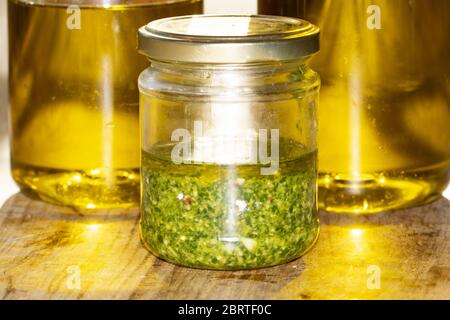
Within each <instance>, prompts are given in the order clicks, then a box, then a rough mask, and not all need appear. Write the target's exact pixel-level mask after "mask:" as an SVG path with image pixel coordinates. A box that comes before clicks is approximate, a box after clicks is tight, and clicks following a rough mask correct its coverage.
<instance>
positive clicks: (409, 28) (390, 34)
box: [259, 0, 450, 213]
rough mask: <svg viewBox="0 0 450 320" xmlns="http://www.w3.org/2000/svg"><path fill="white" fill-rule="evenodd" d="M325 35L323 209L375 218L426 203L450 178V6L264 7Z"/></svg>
mask: <svg viewBox="0 0 450 320" xmlns="http://www.w3.org/2000/svg"><path fill="white" fill-rule="evenodd" d="M259 12H261V13H264V14H282V15H286V16H295V17H300V18H305V19H307V20H309V21H312V22H313V23H315V24H317V25H318V26H319V27H320V28H321V52H320V54H318V55H317V56H316V57H314V59H313V60H312V61H311V66H312V68H314V69H315V70H317V71H318V72H319V73H320V75H321V77H322V81H323V86H322V90H321V100H320V108H319V109H318V110H319V111H318V118H319V136H318V142H319V150H320V153H319V164H320V165H319V176H320V179H319V203H320V207H321V208H323V209H325V210H329V211H337V212H353V213H371V212H379V211H386V210H391V209H397V208H402V207H410V206H416V205H421V204H425V203H428V202H430V201H433V200H435V199H437V198H438V197H440V195H441V193H442V191H443V190H445V187H446V186H447V184H448V181H449V179H450V86H449V79H450V59H449V56H450V38H449V34H448V33H449V30H450V1H446V0H415V1H411V0H357V1H356V0H355V1H348V0H259Z"/></svg>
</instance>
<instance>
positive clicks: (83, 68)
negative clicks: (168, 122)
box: [8, 0, 202, 210]
mask: <svg viewBox="0 0 450 320" xmlns="http://www.w3.org/2000/svg"><path fill="white" fill-rule="evenodd" d="M201 12H202V1H197V0H178V1H177V0H176V1H161V0H158V1H155V0H122V1H120V0H113V1H106V0H79V1H68V0H37V1H36V0H33V1H31V0H8V16H9V53H10V63H9V64H10V80H9V83H10V118H11V161H12V175H13V177H14V179H15V181H16V182H17V184H18V185H19V186H20V187H21V188H22V190H23V191H25V192H26V193H30V194H32V195H35V196H38V197H39V198H41V199H43V200H46V201H49V202H52V203H56V204H62V205H67V206H71V207H74V208H76V209H80V210H81V209H95V208H113V207H129V206H134V205H137V204H138V203H139V149H140V148H139V111H138V101H139V100H138V98H139V94H138V88H137V83H136V78H137V76H138V75H139V72H140V71H141V70H142V69H143V68H144V67H145V65H146V60H145V58H143V57H142V56H140V55H139V54H138V53H137V51H136V32H137V29H138V28H139V26H141V25H142V24H144V23H146V22H148V21H149V20H154V19H158V18H162V17H169V16H175V15H184V14H193V13H201Z"/></svg>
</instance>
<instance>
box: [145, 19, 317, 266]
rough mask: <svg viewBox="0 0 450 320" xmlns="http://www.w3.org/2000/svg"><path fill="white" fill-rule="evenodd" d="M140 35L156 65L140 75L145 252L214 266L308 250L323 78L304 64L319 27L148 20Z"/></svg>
mask: <svg viewBox="0 0 450 320" xmlns="http://www.w3.org/2000/svg"><path fill="white" fill-rule="evenodd" d="M140 38H141V45H140V47H141V51H142V52H143V53H144V54H146V55H148V56H149V57H150V59H151V67H150V68H148V69H147V70H145V71H144V72H143V73H142V74H141V76H140V78H139V88H140V90H141V102H140V103H141V105H140V107H141V124H142V139H141V140H142V187H143V189H142V204H141V236H142V239H143V241H144V243H145V244H146V246H147V247H148V249H149V250H150V251H151V252H152V253H154V254H155V255H157V256H159V257H161V258H163V259H165V260H167V261H170V262H173V263H176V264H181V265H185V266H190V267H197V268H208V269H249V268H258V267H266V266H271V265H276V264H280V263H284V262H287V261H290V260H292V259H294V258H297V257H298V256H300V255H301V254H303V253H304V252H305V251H306V250H308V249H309V248H310V247H311V246H312V245H313V243H314V241H315V239H316V237H317V234H318V220H317V217H316V152H317V151H316V149H317V146H316V129H317V128H316V118H315V117H316V115H315V108H316V101H317V95H318V90H319V85H320V81H319V77H318V75H317V74H316V73H315V72H314V71H312V70H311V69H310V68H309V67H308V66H307V61H308V60H309V57H310V56H311V55H312V54H313V53H315V52H316V51H317V50H318V29H317V28H315V27H314V26H312V25H310V24H309V23H306V22H303V21H301V20H298V19H287V18H286V19H282V18H281V19H280V18H261V17H259V18H258V17H247V16H237V17H227V16H206V17H194V18H189V17H183V18H179V19H163V20H159V21H156V22H154V23H151V24H149V25H148V26H147V27H144V28H142V29H141V31H140ZM275 42H277V43H279V44H280V46H278V47H277V46H274V45H273V44H274V43H275ZM292 48H297V49H296V50H292ZM165 51H170V52H171V53H172V54H171V55H170V56H166V55H165V54H164V52H165ZM163 57H165V59H162V58H163Z"/></svg>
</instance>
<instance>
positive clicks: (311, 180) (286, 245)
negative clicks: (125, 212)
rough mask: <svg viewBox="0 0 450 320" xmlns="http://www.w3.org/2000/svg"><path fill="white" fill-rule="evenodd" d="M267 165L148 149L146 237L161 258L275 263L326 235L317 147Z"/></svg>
mask: <svg viewBox="0 0 450 320" xmlns="http://www.w3.org/2000/svg"><path fill="white" fill-rule="evenodd" d="M260 168H261V166H260V165H242V166H229V165H228V166H226V165H209V164H204V165H195V164H182V165H175V164H173V163H172V162H171V161H170V160H168V159H164V157H160V156H158V155H155V154H153V153H152V154H150V153H147V152H143V157H142V183H143V193H142V209H141V210H142V213H141V237H142V239H143V241H144V243H145V245H146V246H147V248H148V249H149V250H150V251H151V252H153V253H154V254H155V255H156V256H158V257H160V258H163V259H165V260H167V261H169V262H173V263H176V264H180V265H185V266H190V267H196V268H208V269H223V270H236V269H250V268H260V267H267V266H273V265H277V264H281V263H285V262H288V261H290V260H292V259H295V258H297V257H299V256H300V255H301V254H303V253H304V252H305V251H306V250H308V249H309V248H310V247H311V246H312V245H313V243H314V241H315V239H316V237H317V234H318V229H319V225H318V220H317V217H316V201H315V199H316V173H317V172H316V153H315V152H310V153H302V154H299V155H298V156H296V157H295V158H291V159H289V160H283V159H282V160H281V161H280V168H279V170H278V172H277V173H276V174H275V175H269V176H263V175H261V174H260Z"/></svg>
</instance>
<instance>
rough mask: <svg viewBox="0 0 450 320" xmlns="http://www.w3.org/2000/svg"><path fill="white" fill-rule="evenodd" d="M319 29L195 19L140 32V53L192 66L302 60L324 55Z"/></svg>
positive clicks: (267, 19)
mask: <svg viewBox="0 0 450 320" xmlns="http://www.w3.org/2000/svg"><path fill="white" fill-rule="evenodd" d="M319 33H320V31H319V28H318V27H316V26H315V25H313V24H311V23H309V22H308V21H305V20H301V19H296V18H288V17H278V16H254V15H253V16H248V15H193V16H181V17H172V18H165V19H160V20H155V21H153V22H150V23H149V24H147V25H146V26H143V27H142V28H140V29H139V51H140V52H141V53H142V54H144V55H146V56H148V57H149V58H150V59H154V60H163V61H174V62H191V63H251V62H262V61H285V60H297V59H302V58H304V57H308V56H310V55H312V54H314V53H316V52H317V51H319Z"/></svg>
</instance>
